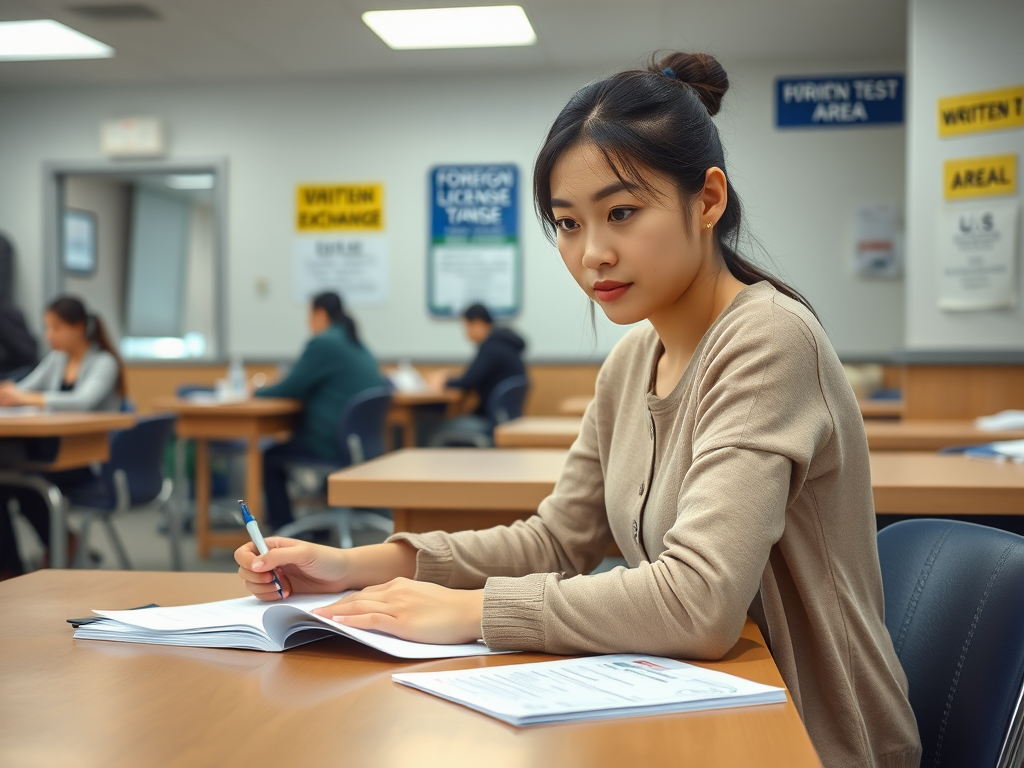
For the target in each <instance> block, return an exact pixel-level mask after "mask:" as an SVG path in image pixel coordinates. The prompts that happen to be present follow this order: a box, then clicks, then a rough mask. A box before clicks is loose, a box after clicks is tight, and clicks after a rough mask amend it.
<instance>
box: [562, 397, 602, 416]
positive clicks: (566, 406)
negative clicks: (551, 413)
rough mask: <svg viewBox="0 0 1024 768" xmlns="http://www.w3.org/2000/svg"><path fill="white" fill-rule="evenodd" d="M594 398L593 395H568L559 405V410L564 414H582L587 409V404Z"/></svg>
mask: <svg viewBox="0 0 1024 768" xmlns="http://www.w3.org/2000/svg"><path fill="white" fill-rule="evenodd" d="M593 399H594V396H593V395H578V396H575V397H567V398H565V400H563V401H562V402H561V403H559V405H558V412H559V413H561V414H562V415H563V416H582V415H583V414H584V413H586V411H587V406H588V405H590V401H591V400H593Z"/></svg>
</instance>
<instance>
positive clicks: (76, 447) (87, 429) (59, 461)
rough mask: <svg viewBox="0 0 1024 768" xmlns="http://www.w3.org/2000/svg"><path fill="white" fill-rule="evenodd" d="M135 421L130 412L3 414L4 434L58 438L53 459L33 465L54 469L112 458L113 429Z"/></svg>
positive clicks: (0, 430) (0, 421) (1, 427)
mask: <svg viewBox="0 0 1024 768" xmlns="http://www.w3.org/2000/svg"><path fill="white" fill-rule="evenodd" d="M134 425H135V417H134V416H132V415H131V414H130V413H41V414H39V415H37V416H0V439H2V438H57V439H59V440H60V444H59V446H58V448H57V454H56V456H55V458H54V459H53V461H48V462H46V463H45V464H42V465H36V464H33V465H32V468H33V469H47V470H52V471H57V470H62V469H75V468H76V467H84V466H87V465H89V464H92V463H93V462H96V461H106V460H107V459H109V458H110V433H111V432H115V431H117V430H119V429H129V428H130V427H132V426H134Z"/></svg>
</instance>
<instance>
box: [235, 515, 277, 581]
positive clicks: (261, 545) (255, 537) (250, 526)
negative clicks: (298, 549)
mask: <svg viewBox="0 0 1024 768" xmlns="http://www.w3.org/2000/svg"><path fill="white" fill-rule="evenodd" d="M238 506H239V507H241V508H242V520H244V521H245V530H247V531H248V532H249V538H250V539H252V543H253V544H255V545H256V549H257V550H258V551H259V553H260V554H261V555H265V554H267V552H268V551H269V550H268V549H267V542H265V541H264V540H263V534H262V533H260V524H259V523H257V522H256V518H255V517H253V516H252V515H251V514H250V513H249V508H248V507H247V506H246V505H245V502H244V501H242V499H239V500H238ZM271 573H272V574H273V575H274V583H275V584H277V594H278V596H280V597H284V592H282V591H281V582H280V581H278V580H277V574H276V573H274V571H271Z"/></svg>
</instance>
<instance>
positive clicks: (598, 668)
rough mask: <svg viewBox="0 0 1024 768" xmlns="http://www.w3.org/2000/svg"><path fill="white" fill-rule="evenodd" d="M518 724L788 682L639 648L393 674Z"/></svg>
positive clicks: (692, 706)
mask: <svg viewBox="0 0 1024 768" xmlns="http://www.w3.org/2000/svg"><path fill="white" fill-rule="evenodd" d="M392 679H394V680H395V681H396V682H398V683H401V684H402V685H407V686H410V687H412V688H418V689H419V690H421V691H425V692H427V693H432V694H434V695H435V696H440V697H441V698H444V699H447V700H449V701H454V702H456V703H458V704H463V705H465V706H468V707H471V708H473V709H476V710H478V711H480V712H483V713H485V714H488V715H490V716H492V717H495V718H498V719H499V720H504V721H505V722H507V723H511V724H513V725H537V724H541V723H554V722H568V721H573V720H593V719H599V718H609V717H625V716H630V715H640V714H660V713H666V712H688V711H693V710H700V709H717V708H721V707H735V706H748V705H753V704H771V703H780V702H784V701H785V700H786V692H785V690H784V689H782V688H775V687H772V686H769V685H762V684H760V683H754V682H751V681H749V680H744V679H743V678H740V677H735V676H734V675H727V674H725V673H724V672H716V671H714V670H708V669H703V668H701V667H696V666H694V665H692V664H685V663H683V662H681V661H675V660H673V659H665V658H661V657H657V656H642V655H636V654H617V655H611V656H595V657H587V658H579V659H566V660H561V661H546V662H538V663H533V664H512V665H508V666H502V667H487V668H483V669H462V670H455V671H450V672H410V673H399V674H395V675H392Z"/></svg>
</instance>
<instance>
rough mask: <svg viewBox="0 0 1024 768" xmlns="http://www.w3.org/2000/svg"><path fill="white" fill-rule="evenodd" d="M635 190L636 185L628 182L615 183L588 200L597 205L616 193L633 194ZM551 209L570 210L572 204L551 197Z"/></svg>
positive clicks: (603, 188) (598, 191)
mask: <svg viewBox="0 0 1024 768" xmlns="http://www.w3.org/2000/svg"><path fill="white" fill-rule="evenodd" d="M636 189H637V185H636V184H630V183H629V182H626V181H615V182H612V183H611V184H609V185H608V186H607V187H602V188H601V189H599V190H597V192H595V193H594V195H593V197H591V198H590V199H591V201H592V202H595V203H597V202H600V201H601V200H604V199H605V198H606V197H609V196H611V195H614V194H615V193H616V192H633V191H634V190H636ZM551 207H552V208H572V203H570V202H569V201H568V200H562V199H561V198H559V197H553V198H551Z"/></svg>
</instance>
